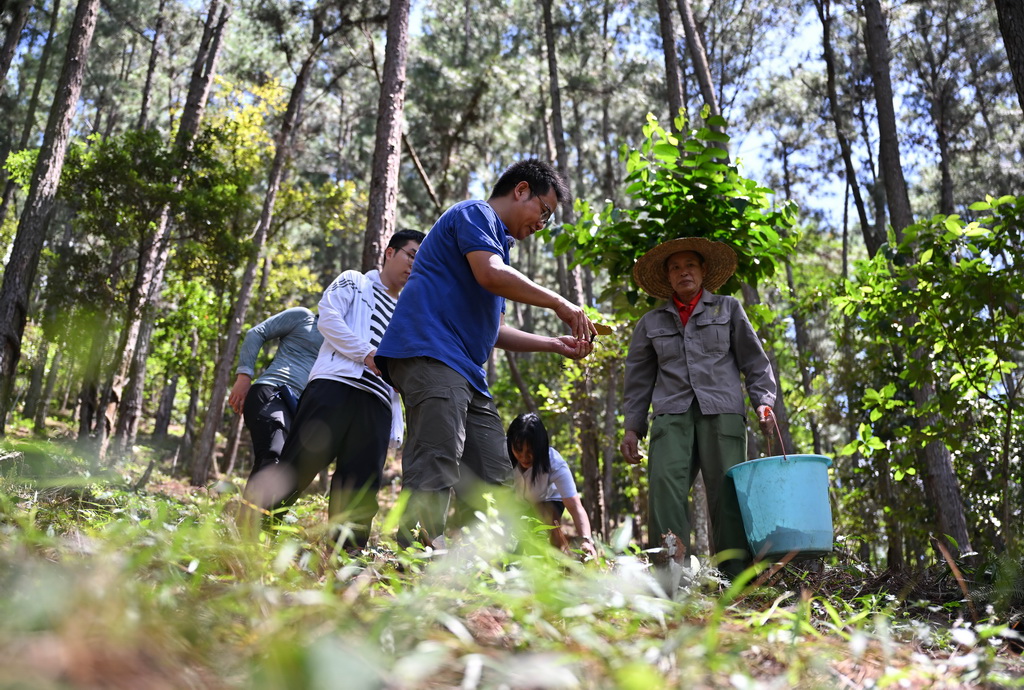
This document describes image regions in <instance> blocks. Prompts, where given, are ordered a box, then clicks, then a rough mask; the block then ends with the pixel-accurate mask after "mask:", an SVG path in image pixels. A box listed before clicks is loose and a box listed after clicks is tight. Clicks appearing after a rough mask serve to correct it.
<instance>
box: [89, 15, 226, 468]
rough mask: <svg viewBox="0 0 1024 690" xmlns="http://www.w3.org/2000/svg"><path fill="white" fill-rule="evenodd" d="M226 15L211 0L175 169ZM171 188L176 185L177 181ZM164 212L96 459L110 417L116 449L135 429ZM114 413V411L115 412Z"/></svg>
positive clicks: (143, 271) (190, 134)
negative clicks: (115, 435)
mask: <svg viewBox="0 0 1024 690" xmlns="http://www.w3.org/2000/svg"><path fill="white" fill-rule="evenodd" d="M229 16H230V9H229V7H227V6H226V5H225V6H221V4H220V0H212V2H211V3H210V9H209V12H208V14H207V18H206V23H205V25H204V29H203V36H202V39H201V41H200V46H199V51H198V53H197V54H196V58H195V60H194V61H193V67H192V78H191V80H190V82H189V89H188V94H187V96H186V98H185V107H184V109H183V110H182V115H181V122H180V123H179V125H178V134H177V138H176V139H175V142H174V147H175V153H176V156H177V157H178V161H179V166H180V168H181V169H185V168H186V167H187V166H188V159H189V154H190V152H191V149H192V141H193V140H194V138H195V136H196V134H197V133H198V131H199V123H200V121H201V120H202V116H203V112H204V111H205V109H206V101H207V98H208V97H209V94H210V88H211V87H212V85H213V77H214V74H215V73H216V67H217V60H218V58H219V56H220V48H221V43H222V41H223V37H224V28H225V26H226V25H227V21H228V17H229ZM177 186H179V187H180V181H178V183H177ZM170 214H171V208H170V206H169V205H165V206H164V207H163V208H162V209H161V211H160V214H159V216H158V218H157V220H156V223H155V231H154V239H153V241H152V243H151V244H149V245H148V247H147V250H146V251H145V253H144V254H143V255H142V256H140V258H139V261H140V264H141V268H140V270H139V280H138V281H137V285H138V290H137V291H133V294H132V295H131V297H130V298H129V309H128V316H127V317H126V319H125V325H124V332H125V333H126V334H127V337H126V338H125V339H124V342H125V347H124V350H123V352H122V355H121V359H120V365H119V366H118V369H117V371H116V372H115V374H114V376H113V378H112V379H111V383H110V386H109V387H108V388H109V391H110V393H109V397H108V399H107V401H106V403H105V405H104V409H105V413H104V421H105V427H104V429H102V430H101V431H100V433H99V434H98V436H99V441H100V444H99V446H100V447H99V456H100V457H101V458H103V457H105V455H106V451H107V445H108V442H109V433H110V430H111V427H110V425H111V424H112V422H113V420H114V419H115V417H116V418H117V424H118V427H117V433H118V439H117V447H118V449H119V450H120V451H123V450H125V449H127V448H130V447H131V444H132V443H133V441H134V435H135V433H136V431H137V429H138V418H139V414H140V412H141V408H142V390H143V385H144V382H145V378H146V358H147V357H148V356H149V347H150V340H151V337H152V333H153V325H154V318H155V313H154V311H155V309H154V305H155V303H156V301H157V299H158V298H159V296H160V290H161V288H162V286H163V279H164V272H165V271H166V269H167V260H168V258H169V256H168V251H169V245H170ZM122 400H123V402H122ZM118 412H120V414H117V413H118Z"/></svg>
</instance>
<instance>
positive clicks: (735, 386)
mask: <svg viewBox="0 0 1024 690" xmlns="http://www.w3.org/2000/svg"><path fill="white" fill-rule="evenodd" d="M741 371H742V372H743V377H744V379H745V380H746V384H747V394H748V395H749V396H750V402H751V403H752V404H753V406H754V408H755V409H756V408H757V407H759V406H761V405H768V406H773V405H775V395H776V391H777V386H776V384H775V376H774V374H772V368H771V365H770V364H769V362H768V356H767V355H766V354H765V352H764V348H762V347H761V341H760V340H759V339H758V337H757V333H755V332H754V329H753V327H751V325H750V321H748V320H747V315H746V313H744V311H743V306H742V305H741V304H740V303H739V302H738V301H737V300H736V299H735V298H733V297H727V296H724V295H716V294H714V293H711V292H708V291H707V290H705V291H704V294H703V295H701V298H700V301H699V302H698V303H697V306H696V307H694V309H693V313H692V314H691V315H690V318H689V320H688V321H687V323H686V328H685V329H684V328H683V322H682V321H681V320H680V318H679V312H678V311H677V310H676V307H675V304H673V302H671V301H669V303H668V304H666V305H665V306H662V307H659V308H657V309H652V310H651V311H649V312H647V313H646V314H644V315H643V316H642V317H641V318H640V321H638V322H637V324H636V328H635V329H634V331H633V339H632V341H631V342H630V344H629V354H628V355H627V356H626V387H625V406H624V407H625V417H626V419H625V426H626V429H627V430H632V431H635V432H637V435H638V436H640V437H641V438H643V437H644V436H645V435H646V434H647V413H648V410H652V408H653V410H652V411H653V413H654V416H655V417H656V416H658V415H661V414H682V413H684V412H686V411H687V410H688V409H690V405H691V404H692V403H693V400H694V397H696V399H697V401H698V403H699V404H700V410H701V412H702V413H703V414H722V413H735V414H741V415H744V414H746V408H745V407H744V406H743V389H742V387H741V384H740V372H741Z"/></svg>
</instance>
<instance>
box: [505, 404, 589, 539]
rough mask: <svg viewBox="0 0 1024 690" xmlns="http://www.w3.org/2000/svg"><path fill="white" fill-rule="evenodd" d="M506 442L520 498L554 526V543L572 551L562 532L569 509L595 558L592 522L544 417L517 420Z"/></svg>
mask: <svg viewBox="0 0 1024 690" xmlns="http://www.w3.org/2000/svg"><path fill="white" fill-rule="evenodd" d="M505 441H506V443H507V444H508V454H509V457H510V458H513V459H515V471H514V472H513V477H514V479H515V487H516V495H518V496H519V497H520V498H522V499H524V500H526V501H529V502H530V503H532V504H533V505H534V506H535V507H536V509H537V512H538V513H539V514H540V516H541V519H543V520H545V521H547V522H548V523H549V524H551V525H553V526H554V529H552V530H551V543H552V544H553V545H555V546H557V547H558V548H560V549H561V550H562V551H568V549H569V541H568V539H566V536H565V534H564V533H563V532H562V528H561V519H562V513H563V511H564V510H565V509H566V508H568V509H569V515H570V516H572V521H573V523H574V524H575V526H576V533H577V534H579V535H580V537H582V539H583V544H582V548H583V551H584V552H585V553H586V554H587V555H589V556H595V555H596V552H595V550H594V538H593V535H592V534H591V532H590V519H589V518H588V517H587V511H585V510H584V509H583V503H582V502H581V501H580V497H579V494H577V493H576V481H575V480H574V479H573V477H572V470H570V469H569V465H568V464H567V463H566V462H565V460H564V459H562V456H561V455H559V453H558V451H557V450H555V449H554V448H552V447H551V445H550V442H549V439H548V431H547V429H545V428H544V423H543V422H542V421H541V420H540V417H539V416H538V415H537V414H535V413H533V412H527V413H524V414H521V415H519V416H518V417H516V418H515V419H514V420H512V423H511V424H510V425H509V427H508V432H507V433H506V434H505Z"/></svg>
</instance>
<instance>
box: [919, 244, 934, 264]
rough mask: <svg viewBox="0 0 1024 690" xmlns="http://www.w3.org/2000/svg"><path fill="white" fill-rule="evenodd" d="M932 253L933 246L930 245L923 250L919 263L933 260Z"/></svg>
mask: <svg viewBox="0 0 1024 690" xmlns="http://www.w3.org/2000/svg"><path fill="white" fill-rule="evenodd" d="M932 253H933V250H932V249H931V247H929V248H928V249H925V250H924V251H923V252H921V260H920V261H918V263H919V264H926V263H928V262H929V261H931V260H932Z"/></svg>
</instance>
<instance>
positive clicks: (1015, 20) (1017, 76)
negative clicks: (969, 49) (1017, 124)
mask: <svg viewBox="0 0 1024 690" xmlns="http://www.w3.org/2000/svg"><path fill="white" fill-rule="evenodd" d="M995 3H996V13H997V14H998V16H999V33H1001V34H1002V35H1003V45H1004V46H1005V47H1006V57H1007V58H1008V59H1009V62H1010V73H1011V74H1013V85H1014V86H1015V87H1016V89H1017V101H1018V103H1020V108H1021V110H1024V2H1021V1H1020V0H995Z"/></svg>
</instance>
